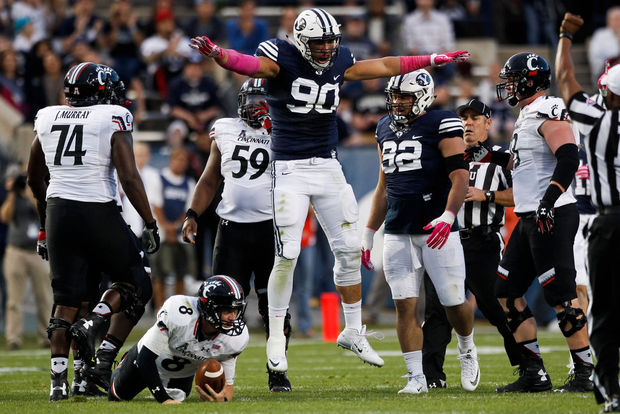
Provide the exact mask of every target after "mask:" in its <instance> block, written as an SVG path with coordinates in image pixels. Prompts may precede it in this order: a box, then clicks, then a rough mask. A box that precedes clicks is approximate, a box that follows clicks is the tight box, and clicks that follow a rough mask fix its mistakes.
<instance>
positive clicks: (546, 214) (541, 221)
mask: <svg viewBox="0 0 620 414" xmlns="http://www.w3.org/2000/svg"><path fill="white" fill-rule="evenodd" d="M554 216H555V213H554V210H553V204H551V203H550V202H548V201H546V200H545V199H542V200H540V204H538V208H537V209H536V224H537V226H538V232H539V233H541V234H552V233H553V222H554Z"/></svg>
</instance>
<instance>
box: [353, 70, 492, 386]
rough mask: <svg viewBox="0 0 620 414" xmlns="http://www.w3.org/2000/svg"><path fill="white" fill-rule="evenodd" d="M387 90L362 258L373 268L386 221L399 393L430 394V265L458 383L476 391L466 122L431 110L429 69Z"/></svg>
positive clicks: (393, 80)
mask: <svg viewBox="0 0 620 414" xmlns="http://www.w3.org/2000/svg"><path fill="white" fill-rule="evenodd" d="M386 92H387V95H388V98H387V105H388V110H389V116H386V117H384V118H382V119H381V120H380V121H379V124H378V125H377V136H376V139H377V142H378V146H379V159H380V170H379V181H378V183H377V188H376V189H375V194H374V197H373V204H372V208H371V210H370V217H369V218H368V223H367V225H366V229H365V230H364V235H363V240H362V263H363V264H364V266H366V267H367V268H369V269H371V268H372V267H373V266H372V263H371V262H370V250H371V249H372V245H373V236H374V233H375V231H376V229H378V228H379V227H380V226H381V224H382V223H383V222H384V221H385V237H384V249H383V263H384V270H385V278H386V280H387V282H388V284H389V285H390V289H391V291H392V297H393V298H394V303H395V305H396V315H397V318H396V333H397V335H398V340H399V342H400V346H401V350H402V352H403V358H404V359H405V364H406V366H407V371H408V373H407V377H408V383H407V385H406V386H405V387H404V388H403V389H402V390H400V391H399V393H409V394H420V393H424V392H428V388H427V381H426V378H425V376H424V373H423V370H422V335H423V334H422V329H421V327H420V322H419V321H418V319H417V310H416V308H417V304H418V297H419V292H420V285H421V283H422V281H423V276H424V271H425V270H426V272H427V273H428V274H429V276H430V278H431V280H432V282H433V285H434V286H435V289H436V291H437V296H438V297H439V300H440V302H441V304H442V305H443V306H444V308H445V310H446V314H447V316H448V320H449V321H450V323H451V324H452V326H453V327H454V330H455V331H456V333H457V338H458V342H459V345H458V350H459V357H458V358H459V359H460V361H461V385H462V386H463V388H464V389H465V390H467V391H473V390H475V389H476V387H477V386H478V384H479V383H480V369H479V367H478V355H477V351H476V346H475V345H474V340H473V339H474V338H473V336H474V335H473V309H472V307H471V305H470V304H469V302H466V301H465V287H464V285H465V261H464V257H463V248H462V246H461V240H460V238H459V236H458V233H457V232H456V231H455V230H457V227H458V226H453V224H454V217H455V213H456V212H457V211H458V210H459V209H460V208H461V205H462V204H463V200H464V198H465V193H466V191H467V184H468V183H469V174H468V170H467V165H466V164H465V162H464V160H463V151H464V149H465V144H464V143H463V139H462V137H463V124H462V122H461V120H460V119H459V118H458V117H457V115H456V114H455V113H454V112H450V111H441V110H431V111H427V110H426V109H427V108H428V107H429V106H430V105H431V104H432V102H433V100H434V99H435V95H434V88H433V79H432V78H431V76H430V75H429V73H428V72H427V71H426V70H424V69H420V70H417V71H415V72H411V73H407V74H405V75H399V76H394V77H392V78H391V79H390V82H389V83H388V87H387V89H386ZM429 233H430V235H429Z"/></svg>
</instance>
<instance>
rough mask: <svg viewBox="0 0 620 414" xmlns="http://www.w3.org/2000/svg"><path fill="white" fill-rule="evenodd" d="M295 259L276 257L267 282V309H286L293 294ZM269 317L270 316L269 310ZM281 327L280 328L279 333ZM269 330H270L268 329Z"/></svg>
mask: <svg viewBox="0 0 620 414" xmlns="http://www.w3.org/2000/svg"><path fill="white" fill-rule="evenodd" d="M296 264H297V259H294V260H289V259H285V258H283V257H277V256H276V258H275V260H274V264H273V269H272V270H271V274H270V275H269V282H267V295H268V297H269V307H270V308H271V307H273V309H276V310H282V309H284V310H285V313H286V309H288V305H289V303H290V301H291V293H292V292H293V272H294V271H295V265H296ZM269 312H270V314H269V315H270V316H271V310H270V311H269ZM282 329H283V327H282V326H280V331H282ZM270 330H271V329H270Z"/></svg>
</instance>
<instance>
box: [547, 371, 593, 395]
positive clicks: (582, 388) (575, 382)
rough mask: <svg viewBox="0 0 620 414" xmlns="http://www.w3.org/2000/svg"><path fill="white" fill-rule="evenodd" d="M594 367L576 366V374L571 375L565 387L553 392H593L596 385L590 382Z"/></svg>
mask: <svg viewBox="0 0 620 414" xmlns="http://www.w3.org/2000/svg"><path fill="white" fill-rule="evenodd" d="M593 369H594V366H592V365H589V364H575V370H574V373H572V374H569V376H568V378H567V379H566V381H565V382H564V385H562V386H561V387H558V388H556V389H555V390H553V392H592V391H593V390H594V383H593V382H592V380H590V376H591V375H592V370H593Z"/></svg>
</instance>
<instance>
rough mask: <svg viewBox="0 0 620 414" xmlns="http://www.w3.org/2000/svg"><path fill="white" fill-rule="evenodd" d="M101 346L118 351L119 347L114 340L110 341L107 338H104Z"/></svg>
mask: <svg viewBox="0 0 620 414" xmlns="http://www.w3.org/2000/svg"><path fill="white" fill-rule="evenodd" d="M99 348H101V349H109V350H111V351H116V350H117V349H118V347H117V346H116V345H114V344H113V343H112V342H110V341H108V340H107V339H104V340H103V342H101V345H100V346H99Z"/></svg>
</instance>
